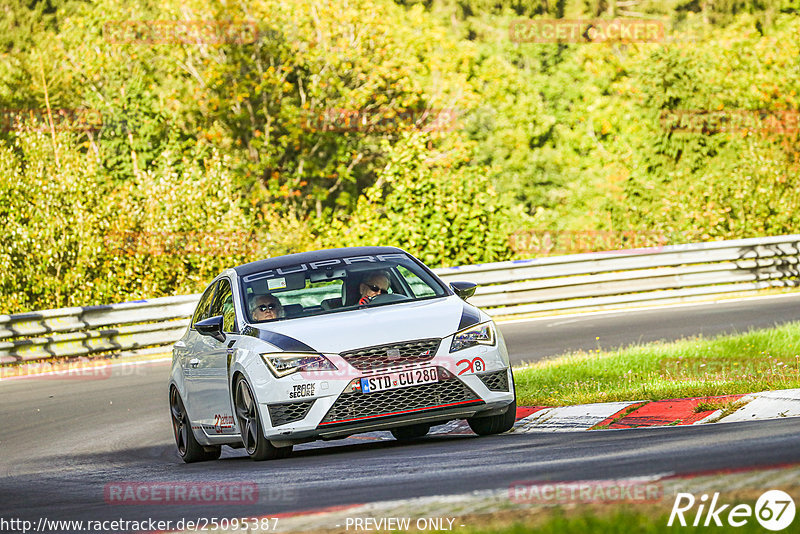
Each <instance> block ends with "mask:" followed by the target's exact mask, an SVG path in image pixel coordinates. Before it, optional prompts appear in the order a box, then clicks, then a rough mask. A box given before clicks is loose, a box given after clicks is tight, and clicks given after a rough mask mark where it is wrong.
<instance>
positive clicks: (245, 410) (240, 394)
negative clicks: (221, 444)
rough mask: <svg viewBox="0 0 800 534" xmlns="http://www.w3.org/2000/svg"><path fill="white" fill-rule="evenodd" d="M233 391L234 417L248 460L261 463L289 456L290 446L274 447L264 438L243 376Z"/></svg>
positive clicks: (253, 398) (256, 411) (251, 394)
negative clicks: (237, 421)
mask: <svg viewBox="0 0 800 534" xmlns="http://www.w3.org/2000/svg"><path fill="white" fill-rule="evenodd" d="M234 391H235V395H234V404H235V405H236V417H237V419H238V420H239V430H240V431H241V433H242V443H244V449H245V450H246V451H247V454H249V455H250V458H252V459H253V460H257V461H261V460H272V459H275V458H285V457H287V456H289V454H290V453H291V452H292V446H291V445H289V446H288V447H276V446H274V445H273V444H272V443H270V441H269V440H268V439H267V438H265V437H264V433H263V432H262V427H261V420H260V418H259V415H258V406H257V404H256V399H255V397H254V396H253V391H252V390H251V389H250V385H249V384H248V383H247V380H245V379H244V377H243V376H240V377H239V378H238V379H237V380H236V385H235V386H234Z"/></svg>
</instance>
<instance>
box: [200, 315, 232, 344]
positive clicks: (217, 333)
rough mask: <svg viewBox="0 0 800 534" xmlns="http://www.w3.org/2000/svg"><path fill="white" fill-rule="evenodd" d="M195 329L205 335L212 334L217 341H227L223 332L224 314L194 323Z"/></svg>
mask: <svg viewBox="0 0 800 534" xmlns="http://www.w3.org/2000/svg"><path fill="white" fill-rule="evenodd" d="M194 327H195V329H196V330H197V331H198V332H199V333H200V334H202V335H204V336H211V337H213V338H214V339H216V340H217V341H220V342H222V341H225V334H223V333H222V316H221V315H217V316H215V317H209V318H208V319H203V320H202V321H197V322H196V323H194Z"/></svg>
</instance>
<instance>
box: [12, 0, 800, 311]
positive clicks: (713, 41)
mask: <svg viewBox="0 0 800 534" xmlns="http://www.w3.org/2000/svg"><path fill="white" fill-rule="evenodd" d="M799 6H800V4H798V2H797V0H780V1H779V2H777V3H775V2H765V1H762V0H719V1H714V2H696V1H694V0H691V1H689V0H668V1H665V2H655V1H653V0H641V1H639V2H635V3H631V2H624V3H619V2H613V1H611V0H586V1H584V0H520V1H513V2H493V1H487V0H422V1H416V0H397V1H392V0H369V1H368V0H332V1H330V2H323V3H320V2H317V1H316V0H291V1H290V2H283V1H280V0H255V1H253V2H247V3H239V4H230V3H229V2H222V1H220V0H212V1H211V2H207V1H202V2H201V1H200V0H182V1H181V2H176V1H174V0H167V1H165V2H159V3H154V2H149V1H134V2H123V1H122V0H92V1H82V0H48V1H44V2H21V1H19V0H13V1H12V2H10V3H8V5H7V6H6V8H5V9H4V11H3V12H2V13H0V30H1V31H0V35H2V37H0V52H2V54H3V61H2V62H0V108H2V110H3V113H4V115H3V118H4V123H3V124H4V126H6V127H5V128H3V131H0V153H1V154H2V157H1V162H0V170H1V171H2V173H3V174H2V175H0V203H1V204H0V215H2V217H3V218H4V220H6V221H7V224H6V226H7V227H8V231H7V232H6V234H5V235H4V236H3V237H2V239H1V240H0V242H1V243H2V245H1V246H0V257H2V259H3V265H2V266H0V269H2V272H1V273H0V277H1V279H2V282H1V283H0V295H1V296H3V297H4V299H3V302H4V304H3V307H2V308H3V309H2V311H15V312H16V311H24V310H29V309H35V308H50V307H56V306H62V305H73V304H75V305H77V304H93V303H103V302H109V301H113V300H125V299H128V298H137V297H143V296H157V295H167V294H176V293H187V292H191V291H197V290H198V289H200V288H201V287H202V285H203V284H204V283H205V282H206V281H207V280H208V278H209V277H211V276H213V275H214V274H216V272H218V271H219V270H220V269H222V268H223V267H225V266H229V265H232V264H235V263H237V262H242V261H247V260H250V259H256V258H259V257H264V256H273V255H277V254H282V253H287V252H296V251H301V250H307V249H311V248H316V247H320V246H342V245H346V244H394V245H398V246H400V247H403V248H405V249H407V250H409V251H411V252H413V253H415V254H416V255H418V256H420V257H422V258H423V259H424V260H425V261H426V262H428V263H430V264H432V265H453V264H459V263H474V262H486V261H496V260H502V259H507V258H510V257H512V255H513V254H514V251H513V250H510V249H509V240H508V236H509V234H511V233H512V232H514V231H516V230H520V229H522V230H525V229H530V228H535V229H543V230H549V231H558V230H569V231H576V232H582V231H592V230H604V231H621V232H623V231H628V232H630V231H647V232H650V233H653V232H659V233H664V234H667V235H669V236H670V239H671V240H672V241H673V242H675V241H680V242H683V241H691V240H698V239H722V238H733V237H748V236H754V235H762V234H776V233H789V232H797V231H800V229H799V228H798V224H800V223H798V222H797V218H796V217H793V214H794V213H796V211H797V208H798V195H796V194H795V191H796V190H797V187H798V185H800V184H798V183H797V180H798V178H797V176H798V173H797V166H798V162H800V150H798V148H797V147H798V146H800V145H798V143H797V140H798V139H797V131H796V129H795V130H794V131H779V132H772V131H770V132H764V131H761V130H757V131H755V130H753V131H750V130H747V131H743V130H736V131H674V130H672V129H670V128H669V127H667V126H665V124H664V121H663V115H664V113H674V112H679V111H681V110H750V111H756V112H758V110H789V111H797V110H798V109H799V108H800V102H798V100H797V99H798V96H797V95H798V92H799V91H800V88H798V86H797V84H798V82H797V76H795V71H796V66H797V61H796V58H797V57H798V55H800V53H799V52H800V42H799V40H800V37H798V36H800V25H799V24H798V21H797V17H796V13H797V10H798V8H799ZM615 10H616V11H615ZM631 13H633V14H631ZM636 13H639V14H636ZM595 16H599V17H609V16H618V17H639V16H646V17H657V18H659V20H663V21H664V22H665V24H666V27H667V30H668V34H669V35H668V40H667V42H665V43H661V44H658V43H656V44H648V43H644V44H642V43H639V44H636V43H633V44H624V45H622V44H588V45H587V44H555V43H551V44H530V43H515V42H511V41H510V40H509V33H508V28H509V24H510V22H511V21H512V20H515V19H519V18H522V17H541V18H554V17H564V18H587V17H595ZM159 20H160V21H179V20H182V21H192V23H200V24H202V23H203V21H205V22H207V23H209V24H211V25H212V26H213V24H216V23H215V22H213V21H226V23H229V24H231V25H233V26H234V28H235V27H236V25H239V26H240V30H241V31H244V30H245V29H246V28H251V29H252V28H253V27H254V26H255V27H257V28H258V30H259V32H258V36H257V38H255V36H254V35H253V34H250V36H251V37H252V38H250V39H247V38H245V39H238V40H236V39H233V40H224V39H223V40H219V41H214V40H213V39H210V40H209V39H206V40H204V39H201V38H197V36H196V35H195V36H194V37H191V36H188V35H187V34H185V33H184V34H183V35H178V36H177V37H178V39H174V38H172V40H170V38H171V37H176V36H174V35H173V36H170V35H167V39H166V40H161V41H159V40H158V39H156V40H155V42H147V41H148V39H147V37H148V36H147V35H144V37H145V38H144V39H140V40H139V41H136V40H135V39H134V40H132V41H131V40H130V39H129V40H127V41H126V40H125V39H119V38H114V35H115V34H114V32H113V31H110V30H113V29H114V27H115V25H116V27H117V28H119V27H125V25H126V24H128V23H129V22H130V21H159ZM145 26H146V25H145ZM145 26H142V27H145ZM145 33H146V32H145ZM243 35H244V34H243ZM187 37H191V38H187ZM731 73H735V75H731ZM48 108H49V110H50V112H51V113H55V114H56V115H57V114H58V113H59V111H58V110H67V111H68V112H69V110H88V111H89V112H92V113H96V114H98V115H99V116H101V117H102V124H101V125H100V126H98V127H97V128H94V129H88V130H87V129H81V128H75V127H70V126H69V125H65V124H63V123H62V122H57V123H56V124H55V125H54V126H55V128H54V129H55V130H56V131H55V132H51V131H50V128H49V124H46V122H45V123H43V122H40V123H38V124H27V125H26V126H23V127H22V128H19V129H13V128H10V127H8V126H9V122H8V116H9V113H6V112H7V111H8V110H14V109H16V110H29V111H31V112H32V113H31V114H33V115H34V116H38V117H40V118H41V117H46V116H47V115H48V113H47V110H48ZM436 110H447V111H452V112H453V113H454V115H455V116H456V121H455V123H454V124H452V125H447V126H452V127H448V128H445V129H436V128H426V127H425V125H424V124H420V123H415V119H411V120H409V119H408V117H420V116H422V115H424V114H425V113H431V112H434V113H435V111H436ZM337 114H339V115H341V116H348V114H350V115H349V116H356V115H357V116H358V117H359V124H358V127H348V128H341V126H342V125H343V124H342V122H339V123H338V124H334V127H329V126H331V124H330V120H329V119H330V118H331V117H334V116H335V115H337ZM326 121H328V122H326ZM386 124H390V127H386ZM336 126H338V128H337V127H336ZM431 129H432V130H433V131H426V130H431ZM54 134H55V137H56V140H55V141H54V140H53V136H54ZM159 232H161V234H163V235H162V237H161V238H155V237H152V236H153V235H154V234H157V233H159ZM237 232H238V233H237ZM201 234H202V235H203V236H204V237H202V238H200V237H198V236H199V235H201ZM143 235H146V236H150V237H148V238H146V239H145V238H142V237H141V236H143ZM109 236H116V237H109ZM136 236H139V237H136ZM163 236H167V237H163ZM231 236H236V237H235V238H234V239H239V240H242V239H243V237H242V236H248V237H247V239H245V241H247V242H248V243H249V244H250V245H252V246H250V245H248V246H241V247H237V246H230V247H228V246H226V245H225V243H228V242H229V241H226V240H229V239H231ZM249 236H253V237H252V238H251V237H249ZM151 237H152V239H151ZM143 239H144V241H142V240H143ZM120 240H122V241H120ZM153 240H155V243H154V242H153ZM120 242H124V243H126V246H129V247H130V246H133V247H134V249H135V251H136V252H135V253H128V252H129V251H124V252H122V253H120V251H119V250H118V247H119V245H120ZM142 242H144V243H145V245H142ZM131 243H133V245H132V244H131ZM134 245H135V246H134ZM142 246H144V248H142ZM148 247H149V248H148ZM164 247H166V248H167V249H170V252H169V253H167V252H164V251H163V250H161V249H163V248H164ZM181 247H183V249H184V251H185V252H186V253H185V254H177V253H175V251H176V250H178V249H180V248H181ZM140 249H141V250H140ZM212 251H213V252H212Z"/></svg>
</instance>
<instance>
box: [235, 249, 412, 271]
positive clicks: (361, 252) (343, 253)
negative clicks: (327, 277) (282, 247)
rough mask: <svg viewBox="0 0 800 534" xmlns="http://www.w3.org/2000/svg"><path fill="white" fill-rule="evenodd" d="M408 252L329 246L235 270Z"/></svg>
mask: <svg viewBox="0 0 800 534" xmlns="http://www.w3.org/2000/svg"><path fill="white" fill-rule="evenodd" d="M398 252H400V253H402V254H407V252H406V251H405V250H403V249H400V248H397V247H345V248H329V249H325V250H314V251H311V252H298V253H296V254H287V255H286V256H276V257H274V258H268V259H265V260H258V261H253V262H250V263H245V264H244V265H239V266H238V267H234V268H233V270H234V271H236V274H238V275H239V276H247V275H249V274H254V273H259V272H261V271H265V270H267V269H277V268H280V267H289V266H291V265H297V264H298V263H306V262H311V261H323V260H331V259H334V258H348V257H351V256H372V255H375V254H397V253H398Z"/></svg>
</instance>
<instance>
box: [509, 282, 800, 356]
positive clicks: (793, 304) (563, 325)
mask: <svg viewBox="0 0 800 534" xmlns="http://www.w3.org/2000/svg"><path fill="white" fill-rule="evenodd" d="M791 321H800V294H798V293H792V294H785V295H779V296H774V297H763V298H745V299H737V300H732V301H727V302H725V301H723V302H718V303H709V304H695V305H691V306H675V307H667V308H660V309H650V310H641V311H629V312H614V313H603V314H584V315H575V316H571V317H556V318H545V319H538V320H534V321H525V322H512V323H508V324H503V325H502V326H501V331H502V332H503V335H504V337H505V340H506V344H507V345H508V349H509V352H510V353H511V355H512V361H513V362H515V363H519V362H522V361H527V362H533V361H536V360H540V359H542V358H546V357H548V356H553V355H556V354H561V353H563V352H567V351H573V350H589V349H597V348H603V349H610V348H616V347H620V346H625V345H630V344H632V343H650V342H652V341H658V340H662V339H663V340H667V341H674V340H676V339H680V338H683V337H689V336H694V335H699V334H702V335H703V336H705V337H711V336H715V335H718V334H733V333H737V332H746V331H747V330H748V329H749V328H770V327H773V326H775V325H776V324H782V323H787V322H791ZM598 337H599V338H600V339H599V340H598V339H596V338H598Z"/></svg>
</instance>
